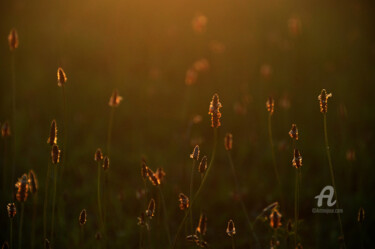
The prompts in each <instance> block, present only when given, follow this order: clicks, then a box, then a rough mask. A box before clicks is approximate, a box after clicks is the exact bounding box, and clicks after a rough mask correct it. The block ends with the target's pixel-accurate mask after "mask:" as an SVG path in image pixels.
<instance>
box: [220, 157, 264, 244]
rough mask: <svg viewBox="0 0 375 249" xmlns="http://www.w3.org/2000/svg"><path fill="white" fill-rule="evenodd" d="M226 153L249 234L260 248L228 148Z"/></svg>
mask: <svg viewBox="0 0 375 249" xmlns="http://www.w3.org/2000/svg"><path fill="white" fill-rule="evenodd" d="M227 155H228V160H229V164H230V166H231V169H232V175H233V180H234V182H235V186H236V193H237V194H238V195H239V200H240V204H241V208H242V212H243V213H244V215H245V218H246V221H247V224H248V226H249V228H250V232H251V236H252V237H253V238H254V240H255V242H256V244H257V246H258V247H259V248H260V244H259V240H258V237H257V236H256V234H255V232H254V225H253V223H252V222H251V221H250V217H249V214H248V213H247V210H246V206H245V203H244V201H243V199H242V193H241V191H240V184H239V181H238V178H237V174H236V169H235V168H234V163H233V159H232V154H231V153H230V151H229V150H227ZM232 240H233V241H234V239H233V236H232Z"/></svg>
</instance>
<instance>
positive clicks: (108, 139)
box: [107, 107, 115, 157]
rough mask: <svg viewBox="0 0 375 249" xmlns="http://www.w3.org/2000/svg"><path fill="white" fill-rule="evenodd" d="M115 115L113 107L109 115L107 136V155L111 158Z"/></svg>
mask: <svg viewBox="0 0 375 249" xmlns="http://www.w3.org/2000/svg"><path fill="white" fill-rule="evenodd" d="M114 115H115V107H111V111H110V114H109V123H108V134H107V155H108V157H109V156H110V151H111V138H112V125H113V119H114Z"/></svg>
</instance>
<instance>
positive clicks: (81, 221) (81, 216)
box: [78, 209, 87, 226]
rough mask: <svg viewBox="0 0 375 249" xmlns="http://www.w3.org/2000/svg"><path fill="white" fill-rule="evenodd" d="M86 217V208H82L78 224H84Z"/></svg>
mask: <svg viewBox="0 0 375 249" xmlns="http://www.w3.org/2000/svg"><path fill="white" fill-rule="evenodd" d="M86 219H87V212H86V209H82V211H81V213H80V214H79V218H78V221H79V224H80V225H81V226H83V225H85V224H86Z"/></svg>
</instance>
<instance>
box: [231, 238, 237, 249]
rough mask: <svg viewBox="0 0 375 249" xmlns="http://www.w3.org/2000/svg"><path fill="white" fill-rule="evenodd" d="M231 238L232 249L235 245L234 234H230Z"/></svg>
mask: <svg viewBox="0 0 375 249" xmlns="http://www.w3.org/2000/svg"><path fill="white" fill-rule="evenodd" d="M230 237H231V238H232V249H235V248H236V245H235V243H234V236H233V235H232V236H230Z"/></svg>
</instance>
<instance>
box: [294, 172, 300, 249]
mask: <svg viewBox="0 0 375 249" xmlns="http://www.w3.org/2000/svg"><path fill="white" fill-rule="evenodd" d="M296 170H297V171H296V185H295V190H294V247H296V246H297V231H298V201H299V200H298V198H299V196H298V188H299V185H298V171H299V169H296Z"/></svg>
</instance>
